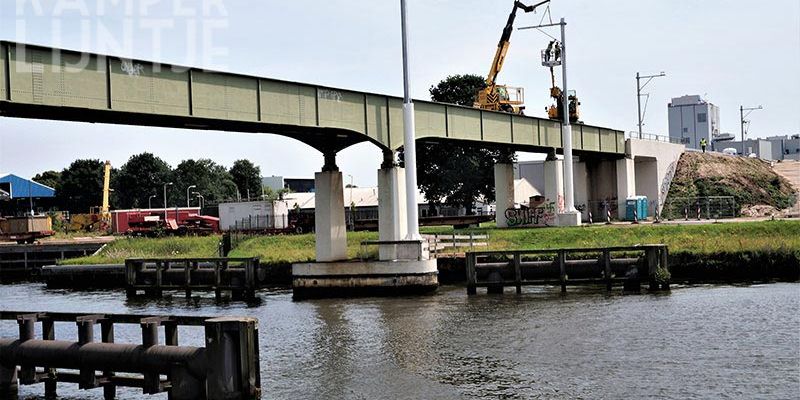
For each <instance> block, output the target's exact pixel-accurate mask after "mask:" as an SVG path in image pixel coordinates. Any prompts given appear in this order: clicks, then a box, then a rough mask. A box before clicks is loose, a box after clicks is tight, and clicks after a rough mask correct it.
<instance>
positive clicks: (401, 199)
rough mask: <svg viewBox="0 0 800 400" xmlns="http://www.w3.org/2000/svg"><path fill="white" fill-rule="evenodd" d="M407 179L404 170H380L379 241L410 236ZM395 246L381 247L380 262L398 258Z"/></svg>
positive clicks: (385, 168)
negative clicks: (407, 216)
mask: <svg viewBox="0 0 800 400" xmlns="http://www.w3.org/2000/svg"><path fill="white" fill-rule="evenodd" d="M405 198H406V179H405V171H404V170H403V168H400V167H397V166H384V167H382V168H381V169H379V170H378V239H379V240H381V241H397V240H404V239H405V238H406V235H408V221H407V220H406V203H405ZM395 250H396V248H395V247H394V246H380V248H379V257H378V258H379V259H380V260H394V259H396V258H397V255H396V251H395Z"/></svg>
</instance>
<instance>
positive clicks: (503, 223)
mask: <svg viewBox="0 0 800 400" xmlns="http://www.w3.org/2000/svg"><path fill="white" fill-rule="evenodd" d="M494 198H495V216H494V219H495V222H496V223H497V227H498V228H507V227H508V220H507V219H506V210H508V209H509V208H514V164H511V163H497V164H495V165H494Z"/></svg>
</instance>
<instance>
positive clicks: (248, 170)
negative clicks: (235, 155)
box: [228, 160, 261, 199]
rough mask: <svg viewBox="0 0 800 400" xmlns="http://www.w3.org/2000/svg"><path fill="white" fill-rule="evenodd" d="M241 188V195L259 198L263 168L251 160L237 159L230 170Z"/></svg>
mask: <svg viewBox="0 0 800 400" xmlns="http://www.w3.org/2000/svg"><path fill="white" fill-rule="evenodd" d="M228 172H229V173H230V174H231V179H233V182H234V183H236V186H237V187H238V188H239V195H240V196H241V197H246V198H248V199H250V198H258V197H259V196H260V195H261V168H259V167H257V166H255V165H253V163H252V162H250V160H236V161H234V162H233V166H232V167H231V169H230V170H229V171H228Z"/></svg>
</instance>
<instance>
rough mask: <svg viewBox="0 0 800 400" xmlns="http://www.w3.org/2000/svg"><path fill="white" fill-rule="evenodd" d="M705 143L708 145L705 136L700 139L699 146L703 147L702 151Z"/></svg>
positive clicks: (704, 148)
mask: <svg viewBox="0 0 800 400" xmlns="http://www.w3.org/2000/svg"><path fill="white" fill-rule="evenodd" d="M706 145H708V143H707V142H706V138H702V139H700V148H701V149H703V153H705V152H706Z"/></svg>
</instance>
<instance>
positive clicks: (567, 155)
mask: <svg viewBox="0 0 800 400" xmlns="http://www.w3.org/2000/svg"><path fill="white" fill-rule="evenodd" d="M551 26H558V27H560V28H561V52H560V54H559V56H560V58H561V60H560V62H561V79H562V86H563V90H562V91H561V95H562V96H563V98H562V99H561V104H562V106H561V109H562V114H563V117H564V120H563V122H562V123H561V141H562V142H563V143H564V212H565V213H567V214H572V213H576V212H577V210H576V209H575V191H574V187H573V176H572V126H571V125H570V122H569V89H568V88H567V34H566V30H567V22H566V21H565V20H564V18H561V20H560V21H559V22H557V23H551V24H543V25H537V26H525V27H522V28H519V29H520V30H524V29H540V28H547V27H551ZM553 65H558V64H553ZM551 68H552V66H551Z"/></svg>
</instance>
